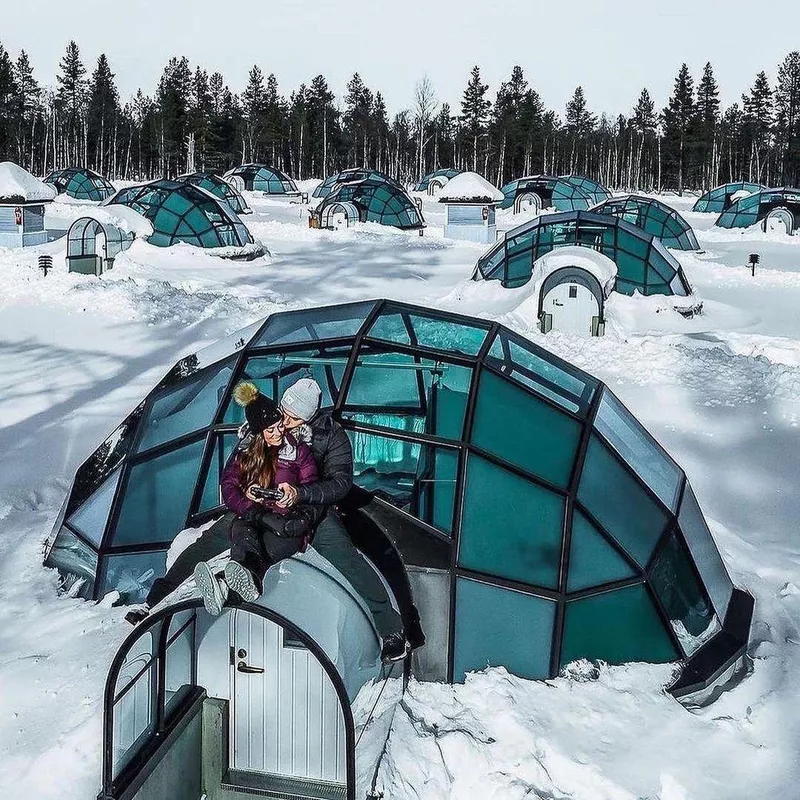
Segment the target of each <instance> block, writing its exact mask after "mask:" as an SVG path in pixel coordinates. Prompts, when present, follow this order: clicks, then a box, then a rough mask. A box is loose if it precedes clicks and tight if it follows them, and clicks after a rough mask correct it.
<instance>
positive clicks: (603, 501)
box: [578, 435, 667, 567]
mask: <svg viewBox="0 0 800 800" xmlns="http://www.w3.org/2000/svg"><path fill="white" fill-rule="evenodd" d="M578 500H579V502H580V503H582V504H583V505H584V506H585V507H586V508H587V509H588V510H589V511H590V512H591V513H592V514H593V515H594V516H595V517H596V518H597V520H598V521H599V522H600V524H601V525H602V526H603V527H604V528H605V530H606V531H608V533H610V534H611V535H612V536H613V537H614V539H616V541H617V543H618V544H619V545H621V546H622V548H623V549H624V550H625V551H626V552H627V553H629V554H630V555H631V556H632V557H633V558H634V559H635V561H636V562H637V563H638V564H639V565H640V566H642V567H644V566H646V565H647V562H648V560H649V558H650V556H651V555H652V553H653V549H654V548H655V546H656V543H657V542H658V539H659V537H660V536H661V534H662V533H663V532H664V528H665V527H666V523H667V515H666V513H665V512H664V511H662V510H661V508H660V507H659V506H658V505H657V504H656V503H655V502H654V501H653V500H652V499H651V498H650V497H649V496H648V495H647V494H646V492H645V491H644V489H643V488H641V486H640V485H639V483H638V482H637V481H636V480H635V478H633V476H631V475H630V473H629V472H628V471H627V470H626V469H625V468H624V467H623V466H622V465H621V464H620V463H619V462H618V461H617V458H616V457H615V456H614V455H613V454H612V452H611V451H610V450H609V449H608V448H607V447H606V446H605V445H603V444H602V443H601V442H600V440H599V439H598V438H597V437H596V436H594V435H593V436H592V437H591V438H590V440H589V447H588V449H587V451H586V461H585V462H584V466H583V473H582V475H581V480H580V485H579V487H578Z"/></svg>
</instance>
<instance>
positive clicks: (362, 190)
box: [314, 176, 425, 230]
mask: <svg viewBox="0 0 800 800" xmlns="http://www.w3.org/2000/svg"><path fill="white" fill-rule="evenodd" d="M314 215H315V217H316V218H317V221H318V224H319V226H320V227H322V228H334V227H338V225H337V217H339V216H341V217H343V218H344V219H346V220H347V223H348V224H350V223H353V222H377V223H378V224H380V225H389V226H391V227H394V228H400V229H401V230H412V229H416V228H423V227H425V220H424V219H423V218H422V214H421V212H420V210H419V209H418V208H417V206H416V205H415V203H414V201H413V200H412V199H411V198H410V197H409V196H408V194H407V193H406V192H405V190H404V189H402V188H401V187H400V186H399V185H397V184H396V182H395V181H386V180H384V179H383V178H382V177H380V178H379V177H375V176H372V177H369V178H364V179H362V180H356V181H353V182H348V183H342V184H337V185H335V186H334V187H333V189H332V190H331V191H330V193H329V194H328V196H327V197H326V198H325V199H324V200H323V201H322V202H321V203H320V204H319V206H317V208H316V210H315V212H314Z"/></svg>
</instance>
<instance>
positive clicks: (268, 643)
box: [229, 609, 347, 789]
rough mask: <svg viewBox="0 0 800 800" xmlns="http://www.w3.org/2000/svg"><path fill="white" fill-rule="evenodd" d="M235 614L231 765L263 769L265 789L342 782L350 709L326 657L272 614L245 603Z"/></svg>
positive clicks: (246, 769)
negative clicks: (333, 680)
mask: <svg viewBox="0 0 800 800" xmlns="http://www.w3.org/2000/svg"><path fill="white" fill-rule="evenodd" d="M230 619H231V622H230V637H231V639H230V646H231V657H232V659H231V660H232V662H233V663H232V665H231V682H232V687H231V688H232V691H231V708H230V736H229V742H230V766H231V769H232V770H236V771H237V772H240V773H248V774H249V775H250V776H251V778H252V777H257V775H260V776H261V777H262V779H263V783H262V784H261V785H262V787H263V788H264V789H267V788H270V787H272V788H278V787H283V786H287V783H286V782H287V781H288V782H289V784H288V785H289V786H290V784H291V781H292V780H294V781H299V782H304V781H315V782H319V781H322V782H325V783H330V784H334V785H335V784H338V785H341V786H343V785H344V784H345V783H346V780H347V776H346V758H345V728H344V717H343V715H342V709H341V705H340V702H339V697H338V695H337V694H336V690H335V689H334V687H333V684H332V683H331V681H330V678H329V677H328V675H327V673H326V672H325V670H324V669H323V668H322V665H321V664H320V663H319V661H317V659H316V657H315V656H314V655H313V653H311V651H309V650H308V649H307V648H305V647H304V646H303V645H302V643H301V642H299V641H293V640H292V639H291V638H290V636H289V634H288V632H287V631H285V630H284V629H283V628H282V627H281V626H279V625H277V624H275V623H274V622H271V621H270V620H267V619H264V618H263V617H259V616H256V615H254V614H249V613H247V612H246V611H243V610H239V609H234V610H233V611H232V613H231V615H230ZM254 773H255V774H256V775H253V774H254ZM248 783H249V784H252V780H250V781H248Z"/></svg>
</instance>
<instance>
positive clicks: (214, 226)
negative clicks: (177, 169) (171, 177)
mask: <svg viewBox="0 0 800 800" xmlns="http://www.w3.org/2000/svg"><path fill="white" fill-rule="evenodd" d="M107 202H108V204H112V203H117V204H119V205H124V206H129V207H130V208H132V209H134V210H135V211H138V212H139V213H140V214H142V215H143V216H144V217H146V218H147V219H148V220H150V223H151V224H152V226H153V233H152V234H151V235H150V236H149V237H148V242H150V244H154V245H157V246H158V247H171V246H172V245H174V244H177V243H178V242H185V243H186V244H192V245H195V246H196V247H204V248H245V251H244V252H243V253H242V255H243V256H246V257H251V256H253V255H258V254H259V253H257V252H256V251H255V249H254V248H253V247H252V246H253V245H254V244H255V242H254V240H253V237H252V236H251V235H250V231H248V230H247V228H246V227H245V226H244V223H243V222H242V221H241V220H240V219H239V217H238V216H237V214H236V213H235V212H234V211H233V209H232V208H231V207H230V206H229V205H228V204H227V203H226V202H225V201H223V200H220V198H218V197H216V196H215V195H213V194H211V192H208V191H206V190H205V189H201V188H200V187H199V186H194V185H192V184H191V183H184V182H182V181H167V180H162V181H153V182H152V183H145V184H143V185H142V186H131V187H129V188H127V189H122V190H121V191H119V192H117V194H115V195H114V196H113V197H112V198H110V199H109V200H108V201H107Z"/></svg>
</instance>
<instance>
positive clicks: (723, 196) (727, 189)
mask: <svg viewBox="0 0 800 800" xmlns="http://www.w3.org/2000/svg"><path fill="white" fill-rule="evenodd" d="M766 188H767V187H766V186H762V185H761V184H760V183H748V182H747V181H738V182H736V183H724V184H723V185H722V186H717V187H716V188H715V189H711V191H708V192H706V193H705V194H704V195H701V196H700V197H698V198H697V200H696V201H695V204H694V206H692V211H702V212H707V213H709V212H710V213H714V214H721V213H722V212H723V211H725V209H727V208H729V207H730V205H731V204H732V203H733V202H734V200H733V198H734V197H735V196H736V195H737V194H739V193H741V192H747V193H748V194H755V193H756V192H760V191H761V190H762V189H766Z"/></svg>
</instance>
